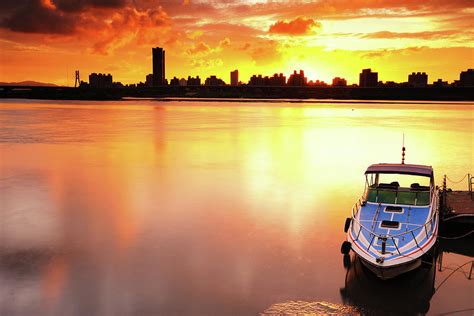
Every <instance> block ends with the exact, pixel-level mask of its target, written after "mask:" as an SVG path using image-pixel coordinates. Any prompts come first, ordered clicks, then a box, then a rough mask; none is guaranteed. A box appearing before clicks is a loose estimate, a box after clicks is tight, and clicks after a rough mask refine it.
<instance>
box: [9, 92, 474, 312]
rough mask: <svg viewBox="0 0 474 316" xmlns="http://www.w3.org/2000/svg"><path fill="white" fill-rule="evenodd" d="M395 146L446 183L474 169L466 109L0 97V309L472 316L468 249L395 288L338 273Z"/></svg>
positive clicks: (355, 266)
mask: <svg viewBox="0 0 474 316" xmlns="http://www.w3.org/2000/svg"><path fill="white" fill-rule="evenodd" d="M403 134H405V146H406V147H407V155H406V161H407V163H419V164H428V165H432V166H433V168H434V170H435V176H436V182H437V184H439V185H441V183H442V176H443V175H444V174H448V176H449V178H450V179H452V180H454V181H456V180H458V179H461V178H462V177H463V176H464V175H465V174H466V173H468V172H471V173H472V172H473V171H474V168H473V160H474V159H473V157H474V156H473V148H474V103H429V102H428V103H410V102H402V103H383V102H381V103H380V102H366V103H362V102H350V103H343V102H341V103H340V102H314V103H311V102H306V103H305V102H298V103H292V102H274V103H272V102H261V101H255V102H245V103H244V102H229V101H224V100H222V101H219V102H210V101H199V102H190V101H167V102H163V101H151V100H150V101H139V100H127V101H121V102H115V101H114V102H79V101H27V100H2V101H0V154H1V156H0V194H1V195H0V202H1V204H0V206H1V211H0V315H156V314H157V315H259V314H262V315H279V314H285V313H286V314H289V315H292V314H298V313H300V314H303V313H326V314H330V313H336V314H337V313H339V314H341V313H342V314H352V313H376V314H388V313H390V312H392V313H400V312H408V313H417V312H422V313H424V312H428V314H442V313H452V312H454V311H460V312H459V314H460V315H463V314H466V315H472V314H473V313H474V281H472V280H471V281H470V280H468V279H467V277H466V273H468V272H469V268H470V265H466V266H464V267H463V268H462V269H460V270H457V272H454V273H453V270H454V269H456V268H457V267H458V266H459V265H462V264H464V263H465V262H467V261H469V260H472V257H469V256H468V255H466V253H468V254H469V253H471V254H472V253H473V243H472V242H467V243H464V245H462V246H461V247H460V248H461V251H458V252H457V253H456V252H444V253H443V260H442V267H441V271H439V270H438V268H437V267H436V268H435V266H434V265H432V266H430V265H426V266H425V267H423V268H422V269H419V270H418V271H416V272H415V273H411V274H408V275H406V276H405V277H402V278H400V279H395V280H392V281H387V282H381V281H379V280H377V279H376V278H374V277H373V275H371V274H369V273H367V271H365V270H364V269H362V268H361V267H360V264H359V263H358V261H357V258H354V257H353V258H352V261H353V262H352V265H351V268H350V269H346V268H344V266H343V260H342V256H341V254H340V245H341V242H342V241H343V240H344V238H345V236H344V233H343V223H344V220H345V218H346V217H347V216H349V214H350V209H351V207H352V205H353V204H354V202H355V201H356V200H357V199H358V198H359V197H360V195H361V194H362V191H363V188H364V181H365V180H364V177H363V173H364V171H365V169H366V168H367V166H368V165H370V164H372V163H378V162H399V161H400V159H401V147H402V138H403ZM448 185H449V186H450V187H452V188H454V189H463V190H466V188H467V185H466V181H463V182H461V183H459V184H454V183H450V182H448ZM458 248H459V247H458ZM438 262H439V260H438ZM451 273H453V274H452V275H451V276H449V275H450V274H451ZM448 276H449V278H448V279H447V280H446V281H445V282H443V281H444V280H445V279H446V278H447V277H448ZM440 285H441V286H440ZM438 287H439V288H438ZM435 288H436V291H434V289H435Z"/></svg>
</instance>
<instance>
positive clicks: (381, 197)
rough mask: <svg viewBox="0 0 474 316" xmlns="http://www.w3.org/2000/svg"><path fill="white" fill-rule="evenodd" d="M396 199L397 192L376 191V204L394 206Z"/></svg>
mask: <svg viewBox="0 0 474 316" xmlns="http://www.w3.org/2000/svg"><path fill="white" fill-rule="evenodd" d="M396 197H397V191H392V190H378V195H377V203H387V204H394V203H395V198H396Z"/></svg>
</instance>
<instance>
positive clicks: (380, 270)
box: [359, 256, 421, 280]
mask: <svg viewBox="0 0 474 316" xmlns="http://www.w3.org/2000/svg"><path fill="white" fill-rule="evenodd" d="M359 258H360V259H361V262H362V264H363V265H364V266H365V267H366V268H367V269H369V270H370V271H371V272H372V273H374V274H375V275H376V276H377V277H379V278H380V279H382V280H388V279H393V278H395V277H397V276H399V275H401V274H404V273H407V272H410V271H412V270H415V269H417V268H418V267H420V266H421V259H420V258H418V259H415V260H412V261H409V262H406V263H402V264H398V265H394V266H389V267H384V266H379V265H374V264H372V263H371V262H369V261H367V260H365V259H364V258H362V257H360V256H359Z"/></svg>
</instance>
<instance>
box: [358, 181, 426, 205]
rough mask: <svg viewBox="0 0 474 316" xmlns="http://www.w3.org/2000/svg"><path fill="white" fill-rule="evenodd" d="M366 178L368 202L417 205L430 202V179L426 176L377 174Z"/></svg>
mask: <svg viewBox="0 0 474 316" xmlns="http://www.w3.org/2000/svg"><path fill="white" fill-rule="evenodd" d="M367 180H368V190H367V196H366V199H367V201H368V202H375V203H387V204H403V205H419V206H426V205H429V204H430V200H431V199H430V183H429V181H430V179H429V178H428V177H420V176H409V175H398V174H377V176H375V177H371V178H370V180H369V178H368V179H367Z"/></svg>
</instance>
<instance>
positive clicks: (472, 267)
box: [468, 261, 474, 280]
mask: <svg viewBox="0 0 474 316" xmlns="http://www.w3.org/2000/svg"><path fill="white" fill-rule="evenodd" d="M472 270H474V261H471V271H469V277H468V279H469V280H470V279H471V278H472Z"/></svg>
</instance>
